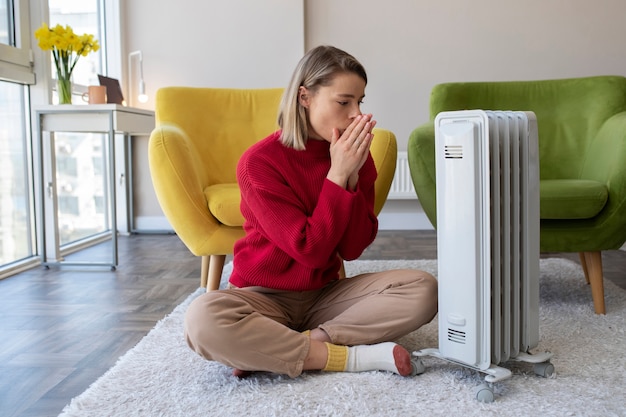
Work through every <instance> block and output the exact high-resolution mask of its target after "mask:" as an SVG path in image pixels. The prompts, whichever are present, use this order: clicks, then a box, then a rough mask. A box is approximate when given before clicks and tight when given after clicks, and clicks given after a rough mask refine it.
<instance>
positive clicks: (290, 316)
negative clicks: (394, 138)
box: [185, 46, 437, 377]
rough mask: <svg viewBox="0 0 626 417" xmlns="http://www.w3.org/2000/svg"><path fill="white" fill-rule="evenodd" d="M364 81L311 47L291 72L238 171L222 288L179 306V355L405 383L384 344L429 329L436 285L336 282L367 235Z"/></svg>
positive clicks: (412, 278) (400, 355) (238, 368)
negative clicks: (183, 344)
mask: <svg viewBox="0 0 626 417" xmlns="http://www.w3.org/2000/svg"><path fill="white" fill-rule="evenodd" d="M366 83H367V75H366V73H365V69H364V68H363V66H362V65H361V64H360V63H359V62H358V61H357V60H356V59H355V58H354V57H352V56H351V55H349V54H347V53H346V52H344V51H341V50H339V49H337V48H334V47H330V46H320V47H317V48H315V49H313V50H311V51H310V52H309V53H307V54H306V55H305V56H304V57H303V58H302V60H301V61H300V63H299V64H298V66H297V68H296V70H295V72H294V74H293V77H292V79H291V82H290V84H289V86H288V88H287V89H286V91H285V93H284V96H283V99H282V102H281V104H280V109H279V116H278V123H279V126H280V128H281V129H280V130H279V131H278V132H275V133H273V134H271V135H270V136H269V137H267V138H265V139H264V140H262V141H260V142H258V143H257V144H255V145H253V146H252V147H251V148H250V149H249V150H248V151H246V152H245V154H244V155H243V156H242V158H241V160H240V161H239V165H238V168H237V178H238V182H239V186H240V189H241V198H242V201H241V212H242V214H243V216H244V218H245V224H244V229H245V232H246V236H245V237H244V238H242V239H241V240H239V241H238V242H237V243H236V245H235V248H234V259H233V264H234V268H233V272H232V274H231V277H230V281H229V286H228V289H225V290H221V291H213V292H209V293H206V294H203V295H202V296H200V297H198V298H197V299H196V300H194V302H193V303H192V304H191V306H190V307H189V310H188V312H187V314H186V320H185V334H186V338H187V342H188V344H189V346H190V347H191V348H192V349H193V350H195V351H196V352H197V353H198V354H200V355H201V356H203V357H204V358H206V359H209V360H215V361H219V362H221V363H223V364H226V365H229V366H231V367H233V368H234V375H236V376H244V375H247V374H248V373H249V372H250V371H269V372H275V373H281V374H287V375H289V376H291V377H296V376H298V375H300V374H301V373H302V372H303V371H305V370H326V371H347V372H360V371H369V370H383V371H390V372H394V373H397V374H399V375H403V376H406V375H410V374H411V373H412V364H411V355H410V353H409V352H408V351H407V350H406V349H405V348H403V347H402V346H400V345H398V344H396V343H393V342H391V340H394V339H396V338H398V337H401V336H403V335H406V334H408V333H410V332H412V331H413V330H415V329H417V328H419V327H420V326H422V325H424V324H426V323H428V322H429V321H431V320H432V318H433V317H434V316H435V314H436V312H437V283H436V280H435V279H434V277H433V276H432V275H430V274H428V273H426V272H423V271H417V270H393V271H385V272H378V273H367V274H362V275H359V276H355V277H352V278H348V279H338V271H339V269H340V265H341V259H346V260H352V259H356V258H358V257H359V256H360V255H361V253H362V252H363V250H365V248H366V247H367V246H368V245H369V244H371V243H372V241H373V240H374V238H375V237H376V233H377V230H378V222H377V219H376V216H375V214H374V212H373V207H374V181H375V179H376V168H375V166H374V162H373V160H372V158H371V156H370V154H369V147H370V144H371V142H372V140H375V139H374V136H373V134H372V129H373V128H374V126H375V125H376V122H375V121H374V120H373V119H372V115H371V114H362V113H361V110H360V105H361V103H362V100H363V98H364V96H365V85H366Z"/></svg>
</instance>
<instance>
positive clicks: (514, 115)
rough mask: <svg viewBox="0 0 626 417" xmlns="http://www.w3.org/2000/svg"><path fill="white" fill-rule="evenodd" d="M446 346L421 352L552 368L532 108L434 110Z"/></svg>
mask: <svg viewBox="0 0 626 417" xmlns="http://www.w3.org/2000/svg"><path fill="white" fill-rule="evenodd" d="M435 160H436V183H437V259H438V261H437V263H438V281H439V295H438V297H439V317H438V324H439V341H438V342H439V347H438V348H437V349H434V348H433V349H423V350H420V351H417V352H413V355H414V356H415V357H416V359H414V360H417V362H418V363H417V368H418V372H419V370H423V364H422V363H421V359H419V358H420V357H423V356H426V355H429V356H435V357H438V358H441V359H445V360H447V361H451V362H454V363H456V364H460V365H462V366H465V367H469V368H472V369H475V370H477V371H480V372H482V373H485V374H486V376H485V381H486V382H485V383H483V384H481V385H480V386H479V387H478V388H477V390H476V399H477V400H479V401H483V402H491V401H493V400H494V393H493V388H492V385H491V383H494V382H497V381H500V380H503V379H506V378H509V377H510V376H511V375H512V372H511V371H510V370H509V369H507V368H504V367H502V366H500V365H503V364H504V363H505V362H508V361H513V360H515V361H523V362H529V363H533V364H534V370H535V373H537V374H538V375H542V376H549V375H551V374H552V373H553V372H554V367H553V365H552V364H550V362H549V360H550V357H551V356H552V355H551V354H550V353H549V352H543V353H538V354H531V353H530V350H531V349H533V348H535V347H536V346H537V344H538V343H539V156H538V142H537V122H536V118H535V115H534V113H532V112H518V111H482V110H467V111H453V112H442V113H440V114H438V115H437V117H436V118H435Z"/></svg>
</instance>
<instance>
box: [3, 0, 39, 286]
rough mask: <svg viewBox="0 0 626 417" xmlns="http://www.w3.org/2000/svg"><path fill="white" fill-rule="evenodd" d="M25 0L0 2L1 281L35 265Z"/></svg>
mask: <svg viewBox="0 0 626 417" xmlns="http://www.w3.org/2000/svg"><path fill="white" fill-rule="evenodd" d="M28 19H29V13H28V0H0V166H1V167H2V175H0V277H2V276H5V275H7V274H9V273H10V271H12V270H15V269H19V268H21V267H23V264H24V263H28V262H34V261H33V256H34V255H35V252H36V251H35V227H34V224H35V222H34V209H33V208H34V205H33V178H32V174H31V173H32V147H31V141H30V132H29V130H28V126H29V123H28V122H27V120H28V119H27V115H28V114H29V113H30V112H29V110H28V109H29V103H28V99H27V97H28V87H27V85H28V84H32V83H34V82H35V76H34V74H33V70H32V68H31V65H30V64H31V62H30V46H29V45H30V36H29V32H30V26H29V24H28Z"/></svg>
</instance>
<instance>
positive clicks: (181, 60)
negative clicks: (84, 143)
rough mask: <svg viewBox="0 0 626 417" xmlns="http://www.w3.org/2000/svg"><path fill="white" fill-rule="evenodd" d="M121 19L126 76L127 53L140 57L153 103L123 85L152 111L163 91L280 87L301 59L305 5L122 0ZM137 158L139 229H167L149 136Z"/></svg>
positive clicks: (276, 0) (140, 141)
mask: <svg viewBox="0 0 626 417" xmlns="http://www.w3.org/2000/svg"><path fill="white" fill-rule="evenodd" d="M122 21H123V22H122V27H123V28H124V34H123V36H122V39H123V40H124V41H123V42H124V44H123V48H124V49H125V54H124V55H125V58H124V63H125V64H124V67H123V72H124V73H125V75H126V73H127V72H128V69H127V68H128V64H127V62H128V61H127V60H128V58H127V56H128V53H130V52H131V51H136V50H141V51H142V55H143V64H144V79H145V82H146V92H147V93H148V96H149V101H148V102H147V103H145V104H141V103H138V102H137V101H136V100H134V99H133V98H132V97H133V96H134V95H136V93H137V91H136V86H135V85H134V84H136V82H133V83H132V84H133V85H132V86H131V91H132V92H133V93H134V94H128V93H126V91H128V86H127V84H126V82H124V86H125V87H126V88H125V93H126V95H127V96H130V97H129V98H130V100H131V101H130V104H131V105H133V106H135V107H140V108H147V109H154V96H155V94H156V91H157V90H158V89H159V88H161V87H166V86H191V87H224V88H264V87H282V86H285V85H286V84H287V82H288V80H289V77H290V76H291V72H292V70H293V68H294V67H295V65H296V64H297V62H298V60H299V59H300V58H301V57H302V55H303V54H304V6H303V0H262V1H258V0H235V1H229V0H203V1H197V0H175V1H171V0H125V1H123V2H122ZM132 64H133V67H131V68H132V70H133V74H134V73H135V71H136V68H135V67H134V66H135V65H136V62H135V61H133V63H132ZM124 78H125V79H127V77H124ZM133 80H134V81H136V78H133ZM199 117H201V116H200V115H199ZM133 153H134V158H133V165H134V170H133V172H134V210H135V219H136V225H135V226H136V228H138V229H139V230H146V229H163V228H169V224H168V223H167V222H166V221H165V219H164V217H163V214H162V211H161V210H160V207H159V204H158V201H157V199H156V196H155V194H154V191H153V188H152V182H151V180H150V172H149V166H148V160H147V154H148V138H134V146H133Z"/></svg>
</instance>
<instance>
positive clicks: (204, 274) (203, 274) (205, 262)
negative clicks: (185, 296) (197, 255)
mask: <svg viewBox="0 0 626 417" xmlns="http://www.w3.org/2000/svg"><path fill="white" fill-rule="evenodd" d="M209 260H210V258H209V255H205V256H203V257H202V268H200V286H201V287H203V288H206V286H207V282H208V281H209Z"/></svg>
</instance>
